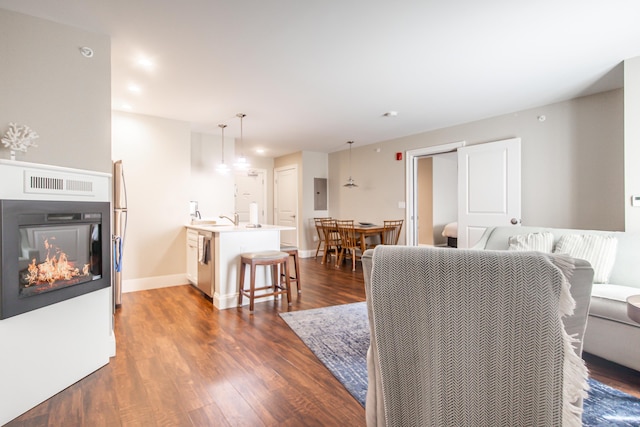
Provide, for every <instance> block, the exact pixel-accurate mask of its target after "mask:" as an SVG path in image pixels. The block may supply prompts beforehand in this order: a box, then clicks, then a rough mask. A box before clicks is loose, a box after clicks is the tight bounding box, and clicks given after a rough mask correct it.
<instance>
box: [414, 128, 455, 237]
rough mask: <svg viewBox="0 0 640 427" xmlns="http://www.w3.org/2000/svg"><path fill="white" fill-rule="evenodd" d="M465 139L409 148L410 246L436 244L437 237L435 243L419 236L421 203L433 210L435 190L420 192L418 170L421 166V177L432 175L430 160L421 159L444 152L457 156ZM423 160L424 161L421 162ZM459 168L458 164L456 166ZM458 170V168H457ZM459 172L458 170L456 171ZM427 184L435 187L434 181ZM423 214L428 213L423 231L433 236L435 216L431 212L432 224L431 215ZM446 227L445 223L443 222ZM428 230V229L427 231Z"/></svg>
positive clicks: (423, 206) (424, 219) (424, 208)
mask: <svg viewBox="0 0 640 427" xmlns="http://www.w3.org/2000/svg"><path fill="white" fill-rule="evenodd" d="M465 144H466V143H465V141H459V142H452V143H450V144H443V145H437V146H434V147H425V148H419V149H416V150H409V151H407V163H406V165H407V166H406V183H407V185H406V188H407V193H406V200H407V204H406V214H405V223H406V224H407V226H406V229H405V230H406V231H405V232H406V238H405V240H406V242H407V245H409V246H417V245H418V244H435V238H434V239H433V240H434V242H433V243H428V241H429V239H428V238H427V237H426V236H425V235H423V237H422V239H420V236H419V230H420V228H419V222H418V220H419V218H420V212H419V209H420V205H422V209H423V210H426V209H429V210H431V211H432V208H430V207H428V205H429V200H428V199H429V197H431V199H433V197H432V196H433V190H431V191H428V190H427V191H424V194H420V191H419V187H420V183H421V181H419V179H418V171H419V168H420V169H421V170H422V173H421V176H420V178H421V179H422V178H424V177H425V174H427V175H426V176H427V177H432V176H433V175H432V173H431V172H429V169H430V168H429V166H427V165H428V162H429V161H428V160H423V161H421V159H428V158H432V157H433V156H438V155H442V154H447V153H449V154H450V155H453V156H456V150H458V148H460V147H464V146H465ZM421 162H422V163H421ZM431 163H432V164H431V170H432V169H433V161H431ZM456 168H457V166H456ZM456 170H457V169H456ZM456 174H457V172H456ZM426 185H427V186H430V187H431V188H433V187H434V185H433V183H432V182H431V183H429V182H428V181H427V184H426ZM454 195H455V197H457V189H456V190H455V191H454ZM420 198H422V203H420ZM455 209H456V211H457V202H456V207H455ZM422 215H426V217H425V216H423V217H422V218H423V223H424V225H423V228H424V230H423V233H425V234H426V235H429V234H431V235H432V236H434V235H435V233H436V231H434V229H433V228H434V227H433V224H434V222H433V221H434V219H435V218H433V214H431V217H432V218H431V225H429V220H428V219H426V218H428V217H429V216H430V215H427V214H425V213H424V212H423V213H422ZM445 215H446V214H445ZM442 216H444V215H442ZM443 227H444V224H443ZM425 230H426V231H425Z"/></svg>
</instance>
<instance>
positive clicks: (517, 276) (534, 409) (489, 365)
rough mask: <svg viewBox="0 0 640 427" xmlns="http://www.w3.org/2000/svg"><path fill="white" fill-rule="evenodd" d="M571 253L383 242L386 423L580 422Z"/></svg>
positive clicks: (380, 339) (377, 308) (378, 253)
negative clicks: (569, 323) (569, 326)
mask: <svg viewBox="0 0 640 427" xmlns="http://www.w3.org/2000/svg"><path fill="white" fill-rule="evenodd" d="M572 270H573V263H572V262H571V259H570V258H568V257H566V256H560V257H556V256H547V255H543V254H540V253H535V252H498V251H495V252H494V251H474V250H460V249H439V248H416V247H401V246H378V247H376V249H375V252H374V256H373V270H372V273H371V274H372V277H371V290H370V294H369V295H367V298H368V299H370V303H371V307H372V311H373V319H371V320H372V325H373V330H374V335H375V337H372V345H375V346H376V350H377V353H378V360H379V366H380V378H381V382H382V390H383V396H384V411H385V418H386V425H388V426H437V427H441V426H492V427H496V426H508V427H513V426H580V425H581V414H582V409H581V407H577V406H576V405H575V404H574V403H575V402H576V401H579V399H580V398H581V397H586V392H585V390H586V389H587V382H586V379H587V370H586V367H585V365H584V362H583V361H582V359H581V358H580V357H578V356H577V355H576V353H575V351H574V350H573V347H572V342H573V341H574V340H573V338H572V337H570V336H568V335H567V333H566V332H565V330H564V326H563V323H562V321H561V318H562V317H563V316H565V315H570V314H571V313H572V312H573V308H574V306H575V302H574V301H573V298H572V297H571V295H570V293H569V283H568V281H567V279H566V277H567V274H570V273H571V271H572Z"/></svg>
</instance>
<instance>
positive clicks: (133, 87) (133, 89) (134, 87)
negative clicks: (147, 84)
mask: <svg viewBox="0 0 640 427" xmlns="http://www.w3.org/2000/svg"><path fill="white" fill-rule="evenodd" d="M128 89H129V92H133V93H140V92H141V89H140V86H138V85H136V84H130V85H129V88H128Z"/></svg>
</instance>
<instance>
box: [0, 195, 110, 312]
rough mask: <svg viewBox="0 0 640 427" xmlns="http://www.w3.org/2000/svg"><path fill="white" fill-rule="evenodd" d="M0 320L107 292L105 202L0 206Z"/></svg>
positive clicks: (9, 202)
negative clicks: (71, 299)
mask: <svg viewBox="0 0 640 427" xmlns="http://www.w3.org/2000/svg"><path fill="white" fill-rule="evenodd" d="M0 212H1V215H0V253H1V262H2V264H1V265H0V271H1V279H2V283H1V293H0V301H1V303H0V319H5V318H7V317H11V316H15V315H18V314H21V313H25V312H27V311H31V310H35V309H38V308H41V307H45V306H47V305H51V304H55V303H57V302H60V301H64V300H67V299H70V298H74V297H77V296H80V295H83V294H86V293H89V292H93V291H96V290H98V289H101V288H106V287H109V286H110V281H111V276H110V260H109V243H110V229H109V223H110V217H109V215H110V206H109V203H108V202H72V201H48V200H0Z"/></svg>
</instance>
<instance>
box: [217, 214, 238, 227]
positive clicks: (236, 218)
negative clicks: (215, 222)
mask: <svg viewBox="0 0 640 427" xmlns="http://www.w3.org/2000/svg"><path fill="white" fill-rule="evenodd" d="M220 218H226V219H228V220H229V221H233V225H235V226H238V224H240V215H238V213H237V212H234V213H233V219H231V218H229V217H228V216H224V215H220Z"/></svg>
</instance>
